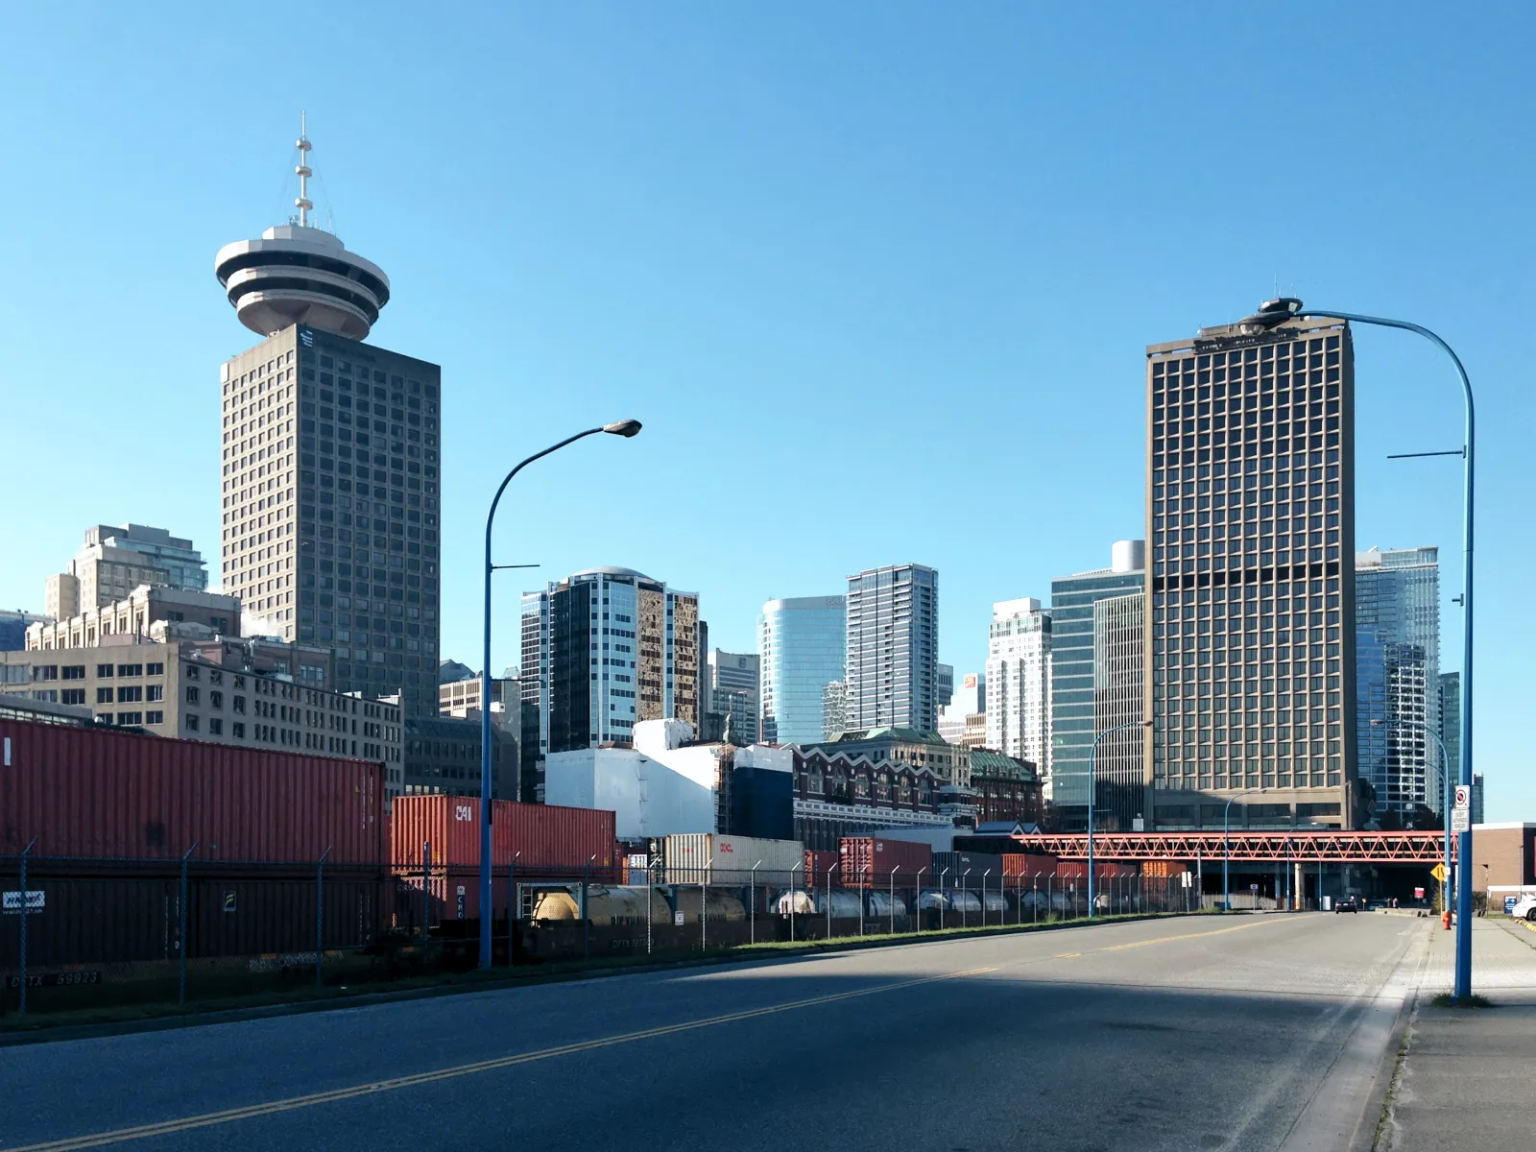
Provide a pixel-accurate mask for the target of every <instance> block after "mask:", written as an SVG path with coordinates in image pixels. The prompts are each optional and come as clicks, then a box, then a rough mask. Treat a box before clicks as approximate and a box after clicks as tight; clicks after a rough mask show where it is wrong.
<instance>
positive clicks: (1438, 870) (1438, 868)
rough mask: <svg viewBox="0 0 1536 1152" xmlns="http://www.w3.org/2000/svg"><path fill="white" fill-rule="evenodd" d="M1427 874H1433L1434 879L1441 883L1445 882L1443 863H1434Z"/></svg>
mask: <svg viewBox="0 0 1536 1152" xmlns="http://www.w3.org/2000/svg"><path fill="white" fill-rule="evenodd" d="M1429 874H1430V875H1431V876H1433V877H1434V878H1435V879H1436V880H1438V881H1439V882H1440V883H1442V884H1444V883H1445V865H1444V864H1436V865H1435V866H1434V867H1433V868H1431V869H1430V870H1429Z"/></svg>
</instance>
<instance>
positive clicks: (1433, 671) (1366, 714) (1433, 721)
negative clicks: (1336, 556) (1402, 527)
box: [1355, 548, 1444, 817]
mask: <svg viewBox="0 0 1536 1152" xmlns="http://www.w3.org/2000/svg"><path fill="white" fill-rule="evenodd" d="M1355 626H1356V629H1357V633H1358V634H1357V637H1356V649H1357V654H1356V678H1355V679H1356V700H1357V705H1356V715H1357V718H1358V720H1357V725H1356V745H1357V756H1356V761H1357V767H1356V771H1357V772H1358V774H1359V776H1360V779H1362V780H1365V781H1367V782H1369V784H1370V785H1371V789H1372V792H1373V794H1374V799H1375V805H1376V813H1377V815H1378V817H1379V816H1380V815H1381V814H1382V813H1384V812H1386V811H1388V810H1390V811H1393V812H1397V813H1399V814H1400V815H1402V816H1408V815H1412V813H1413V811H1414V808H1415V807H1416V806H1418V805H1421V804H1422V805H1424V806H1426V807H1428V808H1430V809H1431V810H1432V811H1436V812H1438V811H1440V810H1441V808H1442V807H1443V803H1442V793H1443V783H1444V778H1443V776H1442V775H1441V772H1442V767H1443V766H1442V765H1441V764H1440V762H1439V761H1440V753H1439V748H1438V746H1437V745H1436V744H1435V742H1434V740H1433V738H1432V735H1431V734H1432V733H1438V732H1439V731H1440V682H1439V676H1440V563H1439V550H1438V549H1436V548H1394V549H1387V550H1382V549H1380V548H1372V549H1370V550H1369V551H1367V552H1360V553H1356V555H1355Z"/></svg>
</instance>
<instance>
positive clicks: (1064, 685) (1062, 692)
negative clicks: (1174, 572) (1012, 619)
mask: <svg viewBox="0 0 1536 1152" xmlns="http://www.w3.org/2000/svg"><path fill="white" fill-rule="evenodd" d="M1146 556H1147V546H1146V542H1145V541H1142V540H1117V541H1116V542H1115V543H1114V545H1113V546H1112V547H1111V548H1110V564H1109V567H1108V568H1096V569H1093V570H1091V571H1088V572H1078V573H1076V574H1075V575H1072V576H1058V577H1056V579H1054V580H1052V581H1051V610H1050V615H1051V705H1050V707H1051V748H1050V756H1049V763H1048V765H1047V767H1049V768H1050V770H1051V773H1052V776H1053V777H1054V780H1053V784H1052V797H1051V799H1052V802H1053V804H1054V805H1055V806H1056V808H1057V811H1058V813H1059V814H1060V815H1061V817H1062V820H1063V822H1064V824H1065V826H1067V827H1071V828H1076V827H1078V826H1079V825H1082V824H1086V822H1087V814H1088V809H1087V803H1088V799H1087V797H1088V750H1089V749H1090V748H1091V747H1092V746H1093V738H1094V736H1095V734H1096V733H1098V732H1101V731H1103V729H1102V728H1101V727H1099V726H1098V724H1097V721H1096V719H1095V715H1094V709H1095V703H1096V700H1097V695H1096V691H1095V683H1096V680H1095V664H1094V636H1095V632H1094V605H1095V604H1096V603H1097V602H1098V601H1100V600H1104V599H1107V598H1111V597H1118V596H1124V595H1127V594H1128V593H1131V592H1141V593H1143V594H1145V591H1146V563H1147V561H1146ZM1056 784H1059V785H1060V788H1061V791H1059V792H1057V791H1055V785H1056Z"/></svg>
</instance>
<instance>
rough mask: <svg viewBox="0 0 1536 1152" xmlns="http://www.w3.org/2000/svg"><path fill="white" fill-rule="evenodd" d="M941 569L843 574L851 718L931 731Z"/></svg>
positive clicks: (853, 723)
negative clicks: (846, 615)
mask: <svg viewBox="0 0 1536 1152" xmlns="http://www.w3.org/2000/svg"><path fill="white" fill-rule="evenodd" d="M938 652H939V574H938V573H937V572H936V571H934V570H933V569H932V568H927V567H924V566H923V565H921V564H893V565H888V566H886V567H883V568H870V569H867V570H865V571H863V572H859V573H856V574H855V575H852V576H850V577H848V653H847V674H846V676H845V678H844V681H845V683H846V684H847V692H848V724H849V726H850V727H852V728H880V727H883V726H887V725H893V726H896V727H900V728H914V729H916V730H917V731H919V732H933V731H934V730H935V729H936V728H937V727H938V722H939V697H938V688H939V659H938Z"/></svg>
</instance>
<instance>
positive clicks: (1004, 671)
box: [987, 596, 1054, 788]
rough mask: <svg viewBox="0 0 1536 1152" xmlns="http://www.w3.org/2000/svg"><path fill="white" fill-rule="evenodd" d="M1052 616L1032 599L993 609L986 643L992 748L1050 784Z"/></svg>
mask: <svg viewBox="0 0 1536 1152" xmlns="http://www.w3.org/2000/svg"><path fill="white" fill-rule="evenodd" d="M1053 625H1054V622H1053V621H1052V620H1051V616H1050V613H1048V612H1046V611H1045V610H1044V609H1042V608H1041V606H1040V601H1039V600H1036V599H1035V598H1034V597H1032V596H1026V597H1023V598H1021V599H1018V600H1002V601H999V602H998V603H996V604H994V605H992V625H991V629H990V635H989V637H988V640H987V747H989V748H991V749H992V751H994V752H1002V753H1004V754H1005V755H1008V756H1017V757H1019V758H1021V759H1024V760H1028V761H1029V762H1030V763H1031V764H1034V765H1035V766H1036V767H1037V768H1039V770H1040V772H1041V774H1042V775H1043V776H1044V777H1045V779H1046V786H1047V788H1050V787H1051V786H1052V781H1051V775H1050V774H1051V771H1052V768H1051V757H1050V748H1051V706H1050V701H1051V630H1052V627H1053Z"/></svg>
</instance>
